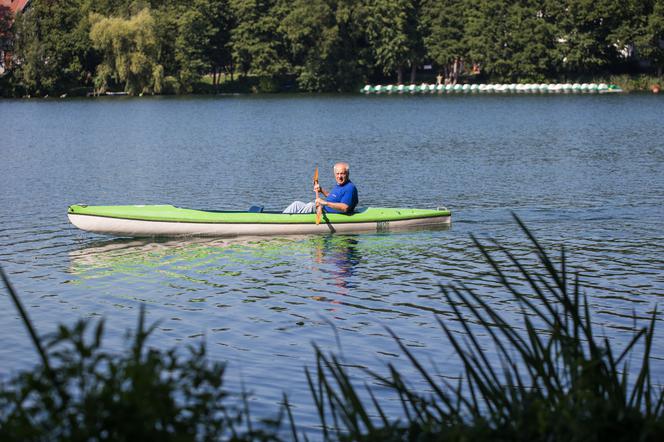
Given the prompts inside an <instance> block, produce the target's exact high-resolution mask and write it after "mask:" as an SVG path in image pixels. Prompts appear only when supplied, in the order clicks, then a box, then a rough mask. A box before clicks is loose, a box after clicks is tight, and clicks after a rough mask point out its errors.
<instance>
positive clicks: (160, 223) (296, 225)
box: [67, 204, 452, 237]
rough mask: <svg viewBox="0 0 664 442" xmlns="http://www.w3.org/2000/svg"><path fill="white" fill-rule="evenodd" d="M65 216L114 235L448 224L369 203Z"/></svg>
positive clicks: (86, 211) (124, 209) (73, 211)
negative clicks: (347, 209) (343, 209)
mask: <svg viewBox="0 0 664 442" xmlns="http://www.w3.org/2000/svg"><path fill="white" fill-rule="evenodd" d="M67 216H68V217H69V221H70V222H71V223H72V224H73V225H75V226H76V227H78V228H79V229H82V230H85V231H87V232H93V233H102V234H107V235H114V236H125V237H126V236H129V237H157V236H167V237H169V236H218V237H224V236H243V235H289V234H311V233H355V232H376V231H378V232H380V231H388V230H393V229H399V228H410V227H420V226H434V225H447V224H450V222H451V218H452V214H451V212H450V211H449V210H448V209H446V208H437V209H393V208H380V207H369V208H365V209H359V210H357V211H355V212H353V213H352V214H351V215H346V214H341V213H324V214H323V216H322V219H321V220H320V224H316V214H315V213H306V214H285V213H281V212H269V211H263V209H262V207H258V206H253V207H251V208H250V209H249V210H248V211H231V210H227V211H223V210H196V209H185V208H181V207H175V206H172V205H130V206H88V205H85V204H75V205H72V206H69V209H68V210H67Z"/></svg>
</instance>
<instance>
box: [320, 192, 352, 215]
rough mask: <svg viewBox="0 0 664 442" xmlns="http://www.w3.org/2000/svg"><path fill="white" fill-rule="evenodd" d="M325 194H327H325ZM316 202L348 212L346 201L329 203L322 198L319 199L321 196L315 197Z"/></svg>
mask: <svg viewBox="0 0 664 442" xmlns="http://www.w3.org/2000/svg"><path fill="white" fill-rule="evenodd" d="M321 193H322V192H321ZM325 196H327V195H325ZM316 204H320V205H321V206H327V207H329V208H330V209H334V210H338V211H339V212H343V213H346V212H348V207H349V206H348V204H346V203H331V202H329V201H325V200H324V199H321V198H318V199H316Z"/></svg>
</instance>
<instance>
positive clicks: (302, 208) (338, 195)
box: [284, 163, 358, 214]
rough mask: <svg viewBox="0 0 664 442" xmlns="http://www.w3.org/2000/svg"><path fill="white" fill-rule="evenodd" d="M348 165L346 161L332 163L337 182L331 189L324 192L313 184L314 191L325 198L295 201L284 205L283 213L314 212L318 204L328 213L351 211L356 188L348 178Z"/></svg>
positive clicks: (349, 212) (353, 206)
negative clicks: (304, 201)
mask: <svg viewBox="0 0 664 442" xmlns="http://www.w3.org/2000/svg"><path fill="white" fill-rule="evenodd" d="M349 171H350V166H349V165H348V163H337V164H335V165H334V179H335V180H336V182H337V184H336V186H334V188H333V189H332V190H330V191H329V192H326V191H325V190H324V189H323V188H322V187H320V186H319V185H318V184H317V183H316V184H315V185H314V192H317V193H318V192H320V193H321V194H323V196H324V197H325V199H323V198H316V201H312V202H310V203H303V202H302V201H295V202H294V203H292V204H291V205H290V206H288V207H286V210H284V213H315V212H316V206H317V205H320V206H322V207H323V210H324V211H325V212H328V213H347V214H351V213H353V210H355V206H357V200H358V198H357V188H356V187H355V184H353V183H352V182H351V181H350V178H349V176H350V175H349Z"/></svg>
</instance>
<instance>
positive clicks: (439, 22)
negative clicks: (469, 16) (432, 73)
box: [422, 0, 468, 84]
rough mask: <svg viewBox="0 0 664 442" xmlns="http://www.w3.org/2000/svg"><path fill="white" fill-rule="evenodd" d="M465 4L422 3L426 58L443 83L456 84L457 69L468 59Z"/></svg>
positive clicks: (454, 0)
mask: <svg viewBox="0 0 664 442" xmlns="http://www.w3.org/2000/svg"><path fill="white" fill-rule="evenodd" d="M465 7H466V5H465V2H464V0H424V1H423V2H422V11H423V13H422V25H423V28H424V37H423V38H424V45H425V47H426V50H427V54H428V56H429V57H430V58H431V59H432V60H433V62H434V63H435V64H436V65H437V66H438V67H439V68H440V70H441V71H442V74H443V75H444V77H445V79H446V81H449V82H451V83H452V84H456V82H457V81H458V77H459V74H460V72H459V69H458V68H459V66H460V63H461V61H462V60H463V59H464V57H467V54H468V48H467V45H466V41H465V29H466V16H465V13H464V11H465Z"/></svg>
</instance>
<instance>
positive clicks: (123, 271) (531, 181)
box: [0, 95, 664, 427]
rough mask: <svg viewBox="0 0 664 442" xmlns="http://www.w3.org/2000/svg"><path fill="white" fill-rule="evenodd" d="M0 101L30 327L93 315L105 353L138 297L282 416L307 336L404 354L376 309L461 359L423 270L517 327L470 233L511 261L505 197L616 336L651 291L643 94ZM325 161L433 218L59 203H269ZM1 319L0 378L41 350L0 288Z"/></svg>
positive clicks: (659, 152) (307, 353) (118, 344)
mask: <svg viewBox="0 0 664 442" xmlns="http://www.w3.org/2000/svg"><path fill="white" fill-rule="evenodd" d="M0 116H1V118H0V131H1V133H2V139H1V141H0V143H1V147H0V154H1V156H0V157H1V161H0V189H2V191H1V192H0V264H1V265H2V266H3V267H4V268H5V270H6V271H7V273H8V274H9V276H10V278H11V280H12V281H13V283H14V285H15V287H16V289H17V290H18V291H19V292H20V294H21V295H22V299H23V301H24V303H25V305H26V307H27V308H28V310H29V313H30V315H31V317H32V318H33V320H34V322H35V324H36V326H37V328H38V330H39V332H40V333H42V334H44V333H49V332H53V331H54V330H55V326H56V324H58V323H60V322H65V323H70V324H71V323H73V322H74V321H75V320H76V319H78V318H86V317H105V318H106V319H107V329H108V333H107V337H106V344H107V346H108V348H111V349H117V350H121V349H123V348H125V347H126V345H127V344H126V341H125V332H126V330H127V329H129V328H133V327H134V326H135V323H136V320H137V314H138V309H139V306H140V305H141V304H145V305H146V306H147V311H148V319H149V320H150V321H156V320H158V321H160V322H159V327H158V328H157V330H156V332H155V334H154V336H153V337H152V340H151V343H152V345H155V346H158V347H162V348H169V347H171V346H173V345H177V344H196V343H199V342H201V340H204V341H205V342H207V344H208V347H209V352H210V357H211V358H213V359H215V360H226V361H229V363H230V370H229V372H228V381H229V383H230V385H232V386H235V387H236V388H239V385H240V383H241V382H243V383H244V384H245V385H246V386H247V388H248V389H249V390H251V391H252V392H253V393H254V395H253V398H252V408H253V409H254V413H255V414H257V415H270V414H271V413H274V412H276V410H277V404H278V403H279V402H280V400H281V394H282V392H284V391H285V392H287V393H288V394H289V397H290V400H291V402H293V403H294V404H295V407H296V408H295V415H296V418H297V419H298V423H300V424H301V425H302V426H303V427H314V426H315V425H316V423H317V420H316V415H315V411H314V409H313V408H312V407H311V406H310V403H311V402H310V399H309V393H308V391H307V387H306V382H305V377H304V374H303V370H304V367H305V366H311V365H312V364H313V363H314V357H313V356H314V355H313V350H312V342H315V343H316V344H317V345H319V346H320V347H322V348H323V349H326V350H329V351H335V352H342V353H343V356H344V358H346V361H348V362H349V363H350V364H353V365H356V366H360V367H367V368H371V369H374V370H378V371H380V370H382V369H383V368H384V366H385V364H386V363H394V364H396V365H397V366H399V367H402V369H403V370H404V372H405V373H406V374H409V373H413V371H412V368H410V367H409V365H408V364H407V363H406V361H404V358H403V356H402V355H401V354H400V352H399V351H398V349H397V346H396V344H395V343H394V342H393V341H392V339H391V338H390V337H389V335H388V333H387V331H386V327H389V328H390V329H391V330H393V331H394V332H395V333H396V334H397V335H398V336H399V337H400V338H401V339H403V341H404V342H405V343H406V344H407V345H408V346H409V347H410V348H412V349H413V351H414V352H415V353H416V354H417V355H418V356H420V357H421V358H422V359H423V360H425V361H429V360H432V361H434V362H435V363H436V365H437V366H438V367H439V368H442V370H443V371H444V373H445V374H447V375H450V376H454V375H455V374H458V373H459V370H460V366H459V364H458V363H457V362H455V360H454V358H452V357H451V356H452V355H453V351H452V349H451V347H450V345H449V344H448V343H447V341H446V340H445V339H444V337H443V335H442V333H441V331H440V329H439V327H438V325H437V323H436V320H435V315H439V316H440V317H441V318H443V320H445V319H446V318H448V317H449V315H450V312H451V309H450V307H449V306H448V305H446V302H445V301H444V299H443V297H442V295H441V292H440V289H439V287H438V285H439V284H448V283H452V282H454V281H463V282H464V283H466V284H468V285H469V286H471V287H473V288H475V289H477V290H479V291H480V292H481V293H482V294H483V296H485V297H486V299H487V300H488V301H489V302H490V303H491V304H492V305H493V306H494V307H495V308H496V309H498V310H499V311H500V312H501V313H502V314H504V315H505V316H506V317H508V318H511V320H512V321H513V322H514V323H515V325H517V326H518V325H519V324H521V321H520V319H519V314H518V309H517V307H516V305H515V304H514V303H513V302H511V301H510V300H509V299H508V297H507V296H506V295H505V293H504V291H503V290H501V289H500V288H499V285H498V284H497V282H496V280H495V278H494V277H493V276H491V275H490V273H489V268H488V266H487V265H486V264H485V263H484V262H483V260H482V257H481V255H480V253H479V252H478V251H477V250H476V249H475V248H474V247H473V245H472V241H471V239H470V236H469V235H470V234H473V235H476V236H478V237H480V238H496V239H498V240H499V241H501V242H503V243H505V244H507V245H509V246H510V247H511V248H512V250H514V251H515V253H517V254H519V255H520V256H524V257H525V258H526V259H529V258H528V257H529V255H528V250H529V248H528V241H527V240H526V238H525V236H524V235H523V233H522V232H520V231H519V230H518V228H517V227H516V224H515V223H514V221H513V220H512V218H511V213H512V212H514V213H516V214H518V215H519V216H520V217H521V218H522V219H523V220H524V221H525V222H526V223H527V224H528V226H529V227H530V228H531V229H532V230H533V231H534V232H535V234H536V235H537V237H538V238H539V239H540V240H541V242H542V243H543V244H545V245H546V246H547V247H549V248H550V250H551V251H555V250H557V247H558V246H559V245H560V244H565V246H566V247H567V251H568V253H569V255H570V261H571V263H570V265H571V267H573V268H574V269H575V270H579V271H580V272H581V274H582V280H583V281H584V284H585V286H586V287H587V289H586V292H587V293H588V295H589V296H590V301H591V308H592V311H593V314H594V315H595V316H594V320H595V323H596V324H597V325H598V327H600V329H602V330H603V332H604V333H605V334H606V335H607V336H608V337H609V338H610V339H611V341H612V342H614V343H615V345H617V346H618V347H621V346H622V345H624V344H625V343H626V342H627V341H628V340H629V339H630V337H631V331H632V330H633V329H634V323H633V319H632V315H633V314H636V316H637V317H639V318H647V317H648V316H649V315H651V314H652V312H653V310H654V308H655V306H656V305H657V304H660V305H661V301H662V296H663V294H664V272H663V270H664V260H663V259H662V257H663V255H662V250H663V246H664V209H663V208H662V206H663V204H662V203H663V202H664V172H663V171H664V146H663V143H662V140H664V125H662V124H661V120H662V99H661V97H656V96H645V95H620V96H546V97H543V96H472V97H469V96H443V97H438V96H432V97H410V96H408V97H395V96H392V97H385V96H372V97H364V96H290V97H284V96H275V97H215V98H177V99H176V98H142V99H125V98H113V99H97V100H93V99H88V100H80V101H79V100H66V101H48V100H43V101H37V100H30V101H7V100H5V101H0ZM338 160H346V161H349V162H350V163H351V179H352V180H353V181H354V182H355V183H356V185H357V186H358V188H359V190H360V205H361V206H402V207H436V206H443V205H444V206H447V207H449V208H451V209H452V211H453V223H452V226H451V228H449V229H438V230H418V231H405V232H398V233H388V234H384V233H382V234H362V235H353V236H313V237H312V236H305V237H281V238H235V239H215V240H173V241H144V240H140V241H139V240H131V239H110V238H106V237H102V236H96V235H93V234H87V233H84V232H81V231H78V230H76V229H75V228H73V227H72V226H71V225H70V224H69V223H68V221H67V218H66V215H65V213H66V208H67V206H68V205H69V204H74V203H88V204H129V203H132V204H157V203H162V204H163V203H171V204H174V205H179V206H185V207H196V208H211V209H212V208H214V209H237V210H241V209H245V208H248V207H249V206H250V205H253V204H260V205H264V206H266V208H268V209H278V208H283V207H285V206H286V205H287V204H288V203H290V202H291V201H292V200H294V199H301V200H308V199H310V198H311V197H312V192H311V179H312V175H313V170H314V167H315V166H318V167H319V168H320V169H321V178H322V179H321V184H322V185H323V187H325V188H329V187H330V186H331V185H332V183H333V177H332V170H331V168H332V164H333V163H334V162H335V161H338ZM556 253H557V252H556ZM660 310H661V306H660ZM658 322H661V316H660V318H659V319H658ZM0 324H2V325H0V331H1V332H2V336H3V341H4V345H3V346H2V347H0V360H1V361H2V364H1V366H0V376H3V377H4V376H7V375H9V374H11V373H15V372H16V370H18V369H22V368H26V367H30V366H31V365H33V364H34V363H36V361H37V357H36V354H35V352H34V350H33V349H32V347H31V345H30V343H29V341H28V338H27V334H26V332H25V330H24V328H23V325H22V324H21V322H20V321H19V319H18V316H17V314H16V312H15V309H14V308H13V306H12V305H11V303H10V301H9V298H8V297H7V296H6V295H5V294H4V293H3V294H2V295H1V296H0ZM658 326H659V329H661V328H662V324H661V323H660V324H658ZM626 331H627V332H626ZM659 334H660V335H661V333H659ZM337 337H338V340H337ZM661 342H663V341H662V340H661V339H659V340H655V344H654V351H653V353H654V356H655V359H654V361H653V370H654V372H655V377H656V378H657V379H659V381H660V382H661V381H662V379H664V361H663V360H662V357H663V356H664V346H663V345H662V344H661ZM339 345H340V347H339ZM494 362H496V365H498V361H497V360H495V359H494ZM358 375H359V374H358ZM359 376H361V375H359ZM380 394H385V393H380ZM385 398H386V399H385V400H387V401H393V399H391V398H389V397H388V396H387V395H386V396H385ZM387 408H388V409H390V408H391V409H392V410H393V411H395V412H396V410H398V408H399V407H398V404H397V403H394V404H393V406H392V407H391V406H388V407H387Z"/></svg>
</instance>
